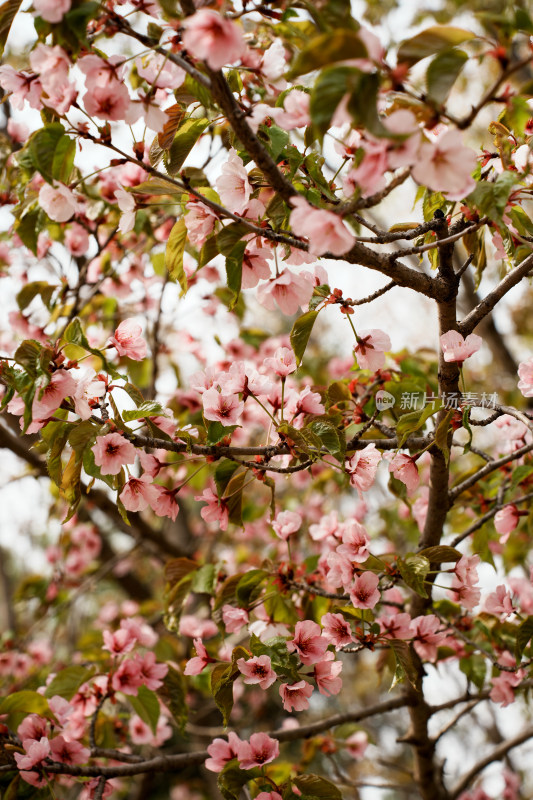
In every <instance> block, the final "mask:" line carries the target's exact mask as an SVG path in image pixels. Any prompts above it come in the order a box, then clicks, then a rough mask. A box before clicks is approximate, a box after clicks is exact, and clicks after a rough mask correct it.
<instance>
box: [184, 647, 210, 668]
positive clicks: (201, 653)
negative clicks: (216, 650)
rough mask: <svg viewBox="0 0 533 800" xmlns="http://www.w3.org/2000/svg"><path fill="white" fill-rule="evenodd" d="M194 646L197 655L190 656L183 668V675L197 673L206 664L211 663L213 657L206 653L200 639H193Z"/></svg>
mask: <svg viewBox="0 0 533 800" xmlns="http://www.w3.org/2000/svg"><path fill="white" fill-rule="evenodd" d="M194 647H195V648H196V653H197V655H196V656H195V657H194V658H190V659H189V660H188V661H187V663H186V665H185V669H184V670H183V674H184V675H199V674H200V672H202V670H204V669H205V667H206V666H207V665H208V664H211V663H212V661H213V659H212V658H211V657H210V656H209V655H208V654H207V650H206V649H205V647H204V646H203V644H202V640H201V639H195V640H194Z"/></svg>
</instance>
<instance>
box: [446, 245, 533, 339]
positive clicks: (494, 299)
mask: <svg viewBox="0 0 533 800" xmlns="http://www.w3.org/2000/svg"><path fill="white" fill-rule="evenodd" d="M532 270H533V253H532V254H531V255H529V256H527V258H525V259H524V260H523V261H522V263H521V264H519V265H518V266H517V267H515V268H514V269H513V270H511V272H509V274H508V275H506V276H505V278H503V280H501V281H500V283H499V284H498V285H497V286H496V288H495V289H493V290H492V292H489V294H488V295H487V296H486V297H484V298H483V300H482V301H481V302H480V303H479V304H478V305H477V306H476V307H475V308H474V310H473V311H471V312H470V314H467V315H466V317H465V318H464V319H463V321H462V322H460V323H459V326H458V331H459V332H460V333H461V334H462V335H463V336H467V335H468V334H469V333H472V331H473V330H475V328H476V326H477V325H479V323H480V322H481V320H482V319H484V317H486V316H487V314H490V312H491V311H492V309H493V308H494V307H495V306H496V304H497V303H499V301H500V300H501V299H502V297H505V295H506V294H507V292H509V291H510V290H511V289H512V288H513V286H516V285H517V284H518V283H520V281H521V280H522V278H525V277H526V276H527V275H528V274H529V273H530V272H531V271H532Z"/></svg>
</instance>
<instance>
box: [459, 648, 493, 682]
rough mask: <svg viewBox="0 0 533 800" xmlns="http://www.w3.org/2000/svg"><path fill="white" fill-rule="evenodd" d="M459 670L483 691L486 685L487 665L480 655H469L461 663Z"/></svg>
mask: <svg viewBox="0 0 533 800" xmlns="http://www.w3.org/2000/svg"><path fill="white" fill-rule="evenodd" d="M459 669H460V670H461V672H462V673H463V674H464V675H466V677H467V678H468V680H469V681H471V682H472V683H473V684H474V686H477V688H478V689H479V690H480V691H481V690H482V689H483V686H484V684H485V676H486V674H487V663H486V661H485V659H484V658H483V656H482V655H480V654H479V653H469V654H468V655H467V656H466V657H465V658H461V659H460V661H459Z"/></svg>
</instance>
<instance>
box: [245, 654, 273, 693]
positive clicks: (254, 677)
mask: <svg viewBox="0 0 533 800" xmlns="http://www.w3.org/2000/svg"><path fill="white" fill-rule="evenodd" d="M237 666H238V667H239V671H240V672H241V674H242V675H244V676H245V678H244V683H249V684H251V685H252V684H258V685H259V686H260V687H261V689H268V687H269V686H272V684H273V683H275V682H276V678H277V677H278V676H277V675H276V673H275V672H274V670H273V669H272V664H271V661H270V656H266V655H264V656H254V657H253V658H249V659H248V660H246V659H244V658H239V659H238V660H237Z"/></svg>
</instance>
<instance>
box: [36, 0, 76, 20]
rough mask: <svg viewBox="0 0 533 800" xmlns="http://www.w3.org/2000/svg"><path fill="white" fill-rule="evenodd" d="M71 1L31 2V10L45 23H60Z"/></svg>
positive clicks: (43, 0) (41, 0)
mask: <svg viewBox="0 0 533 800" xmlns="http://www.w3.org/2000/svg"><path fill="white" fill-rule="evenodd" d="M71 2H72V0H33V8H34V9H35V11H36V13H37V14H38V15H39V16H40V17H42V18H43V19H44V20H46V22H52V23H53V22H61V20H62V19H63V17H64V16H65V14H66V13H67V11H70V5H71Z"/></svg>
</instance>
